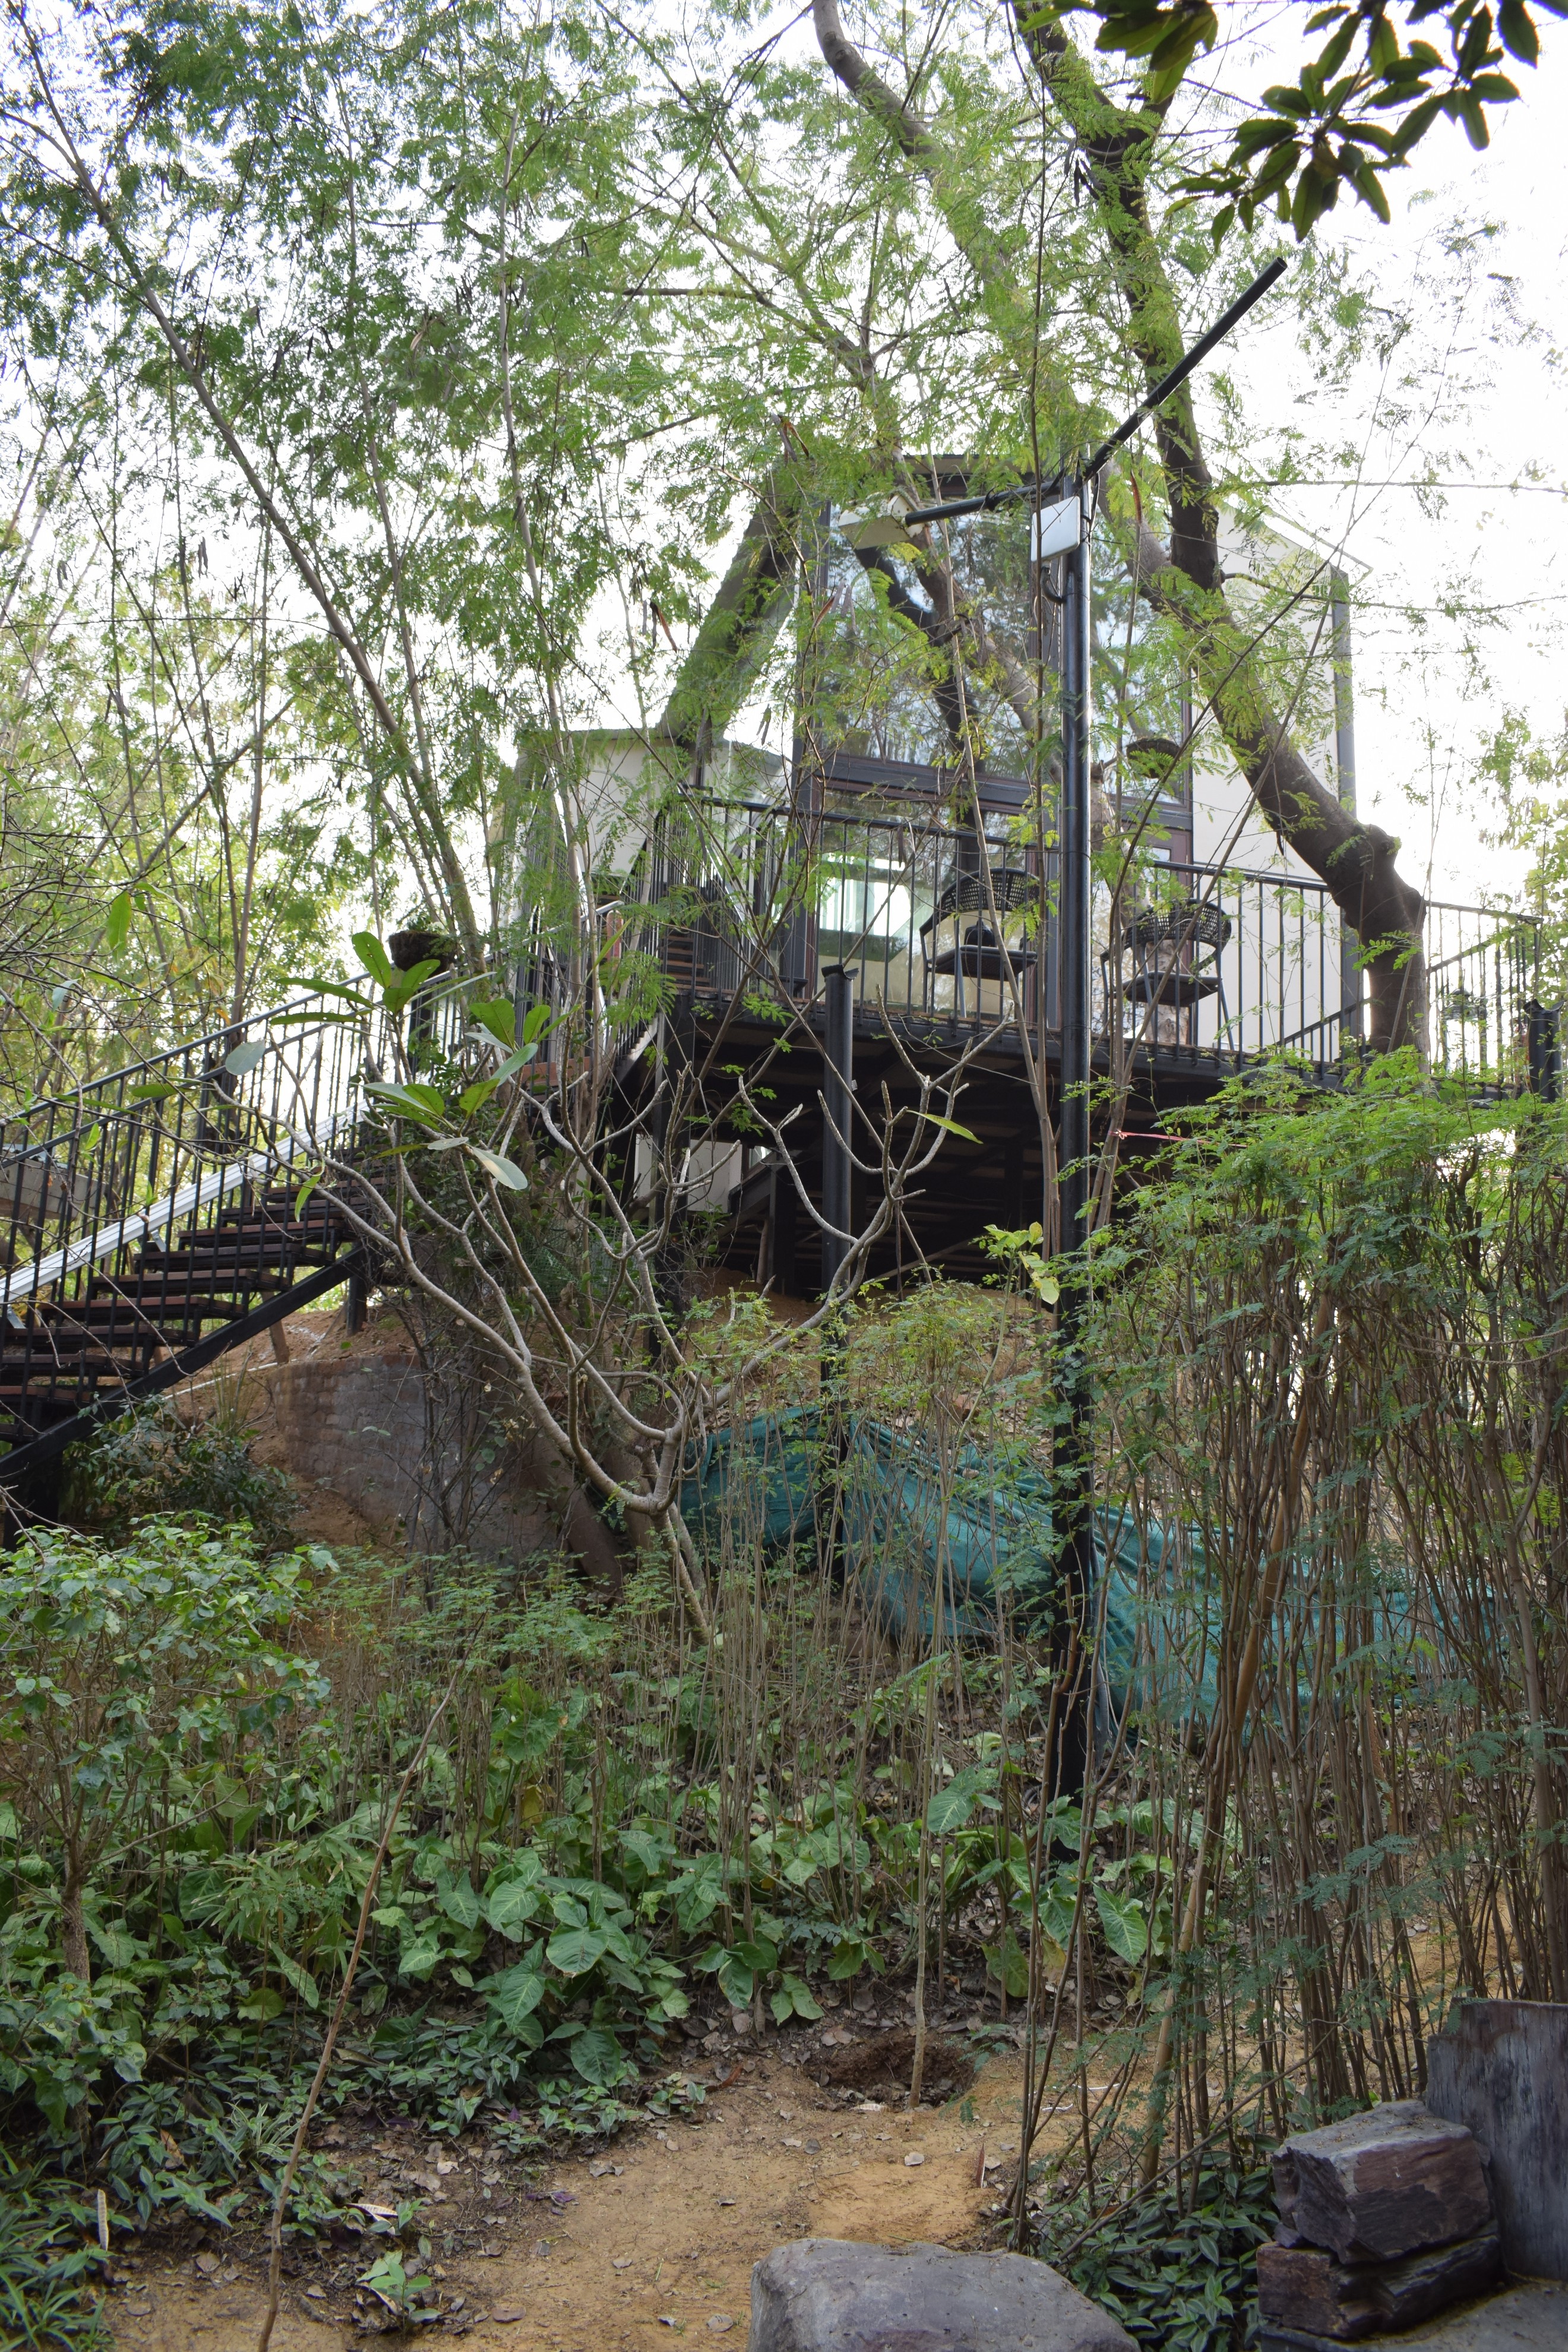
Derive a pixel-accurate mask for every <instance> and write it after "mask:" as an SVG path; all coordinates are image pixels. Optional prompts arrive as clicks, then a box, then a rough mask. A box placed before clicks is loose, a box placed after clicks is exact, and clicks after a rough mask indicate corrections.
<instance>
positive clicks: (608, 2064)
mask: <svg viewBox="0 0 1568 2352" xmlns="http://www.w3.org/2000/svg"><path fill="white" fill-rule="evenodd" d="M572 2066H573V2071H574V2073H575V2074H581V2076H582V2077H583V2080H584V2083H592V2084H594V2085H595V2088H598V2089H603V2088H604V2087H605V2085H607V2084H611V2083H618V2082H619V2081H620V2079H621V2077H622V2075H623V2074H625V2073H626V2060H625V2058H624V2057H623V2056H622V2055H621V2045H620V2043H619V2042H617V2041H616V2037H615V2035H614V2034H613V2033H606V2032H605V2030H604V2028H603V2026H598V2025H590V2026H589V2027H588V2028H587V2029H586V2031H585V2032H582V2033H575V2034H574V2035H573V2037H572Z"/></svg>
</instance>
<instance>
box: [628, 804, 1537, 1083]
mask: <svg viewBox="0 0 1568 2352" xmlns="http://www.w3.org/2000/svg"><path fill="white" fill-rule="evenodd" d="M1102 864H1104V865H1106V866H1109V865H1110V861H1109V860H1108V859H1107V860H1104V861H1102ZM633 893H634V895H635V896H637V897H638V898H640V899H641V901H642V903H643V907H644V909H645V914H644V919H643V921H642V926H641V928H640V929H636V928H635V926H634V927H633V928H630V929H628V930H627V933H626V936H627V939H628V940H632V939H634V938H635V940H636V941H637V945H638V946H639V947H641V948H642V949H643V950H645V951H647V952H651V953H653V954H655V955H657V957H658V960H659V961H660V963H661V964H662V967H663V969H664V971H666V973H667V974H668V977H669V978H670V979H672V980H673V981H674V982H675V983H676V985H677V987H678V989H680V990H682V991H689V992H691V993H693V994H695V995H698V996H705V995H706V996H715V997H717V996H722V997H731V996H732V995H733V994H734V993H735V992H737V991H741V992H755V993H756V994H758V995H759V996H768V995H773V996H774V997H777V998H779V999H782V1000H784V1001H786V1002H800V1001H802V1000H808V999H810V998H813V997H815V996H816V993H817V992H818V991H819V989H820V987H821V981H822V974H823V971H824V970H825V969H826V967H827V966H828V965H830V964H835V963H841V962H848V963H852V964H854V965H855V967H856V968H857V970H858V973H859V984H858V995H859V1000H860V1003H861V1004H862V1005H863V1006H868V1007H869V1006H879V1007H880V1008H881V1009H882V1010H884V1011H885V1012H886V1013H889V1015H891V1016H893V1017H894V1018H896V1019H898V1020H899V1021H900V1023H903V1024H911V1023H913V1024H918V1023H920V1022H922V1021H930V1022H931V1023H932V1024H941V1025H943V1026H948V1025H953V1024H956V1025H959V1026H965V1027H973V1026H975V1025H979V1024H996V1023H999V1022H1002V1021H1005V1020H1007V1019H1009V1018H1012V1017H1013V1016H1014V1014H1015V1011H1016V1009H1021V1010H1022V1012H1023V1014H1024V1017H1025V1018H1026V1020H1027V1021H1028V1022H1029V1024H1030V1025H1031V1027H1032V1028H1035V1029H1038V1030H1041V1031H1043V1032H1045V1033H1047V1034H1049V1033H1051V1032H1053V1031H1055V1030H1056V1029H1057V1028H1058V1025H1059V1011H1058V1003H1059V1000H1058V962H1057V936H1056V932H1057V926H1056V904H1057V865H1056V856H1055V854H1054V852H1049V851H1047V854H1046V855H1045V856H1044V857H1041V856H1039V855H1038V853H1037V852H1036V851H1034V850H1031V849H1028V848H1025V847H1020V846H1018V845H1016V843H1014V842H1012V841H1010V840H1009V838H1008V837H1007V835H1006V834H1005V832H1004V831H1002V830H1000V829H998V832H997V834H996V836H995V837H994V838H984V839H982V838H981V837H978V836H977V835H975V834H974V833H973V832H965V831H963V830H961V829H957V828H954V827H953V826H952V825H950V824H943V823H942V822H940V821H939V820H938V819H937V818H936V817H934V816H931V817H929V818H928V817H925V816H924V815H923V814H919V813H910V812H908V811H907V810H905V811H900V812H899V813H897V814H873V815H865V814H860V813H859V812H858V811H847V810H843V809H828V810H826V811H822V810H818V811H813V812H810V813H805V812H801V811H798V810H797V811H793V812H792V811H791V810H789V809H788V808H787V807H784V806H781V805H766V804H763V803H758V802H752V801H724V800H721V799H720V798H718V797H717V796H713V797H707V798H701V797H699V798H694V799H691V800H689V801H688V802H687V803H683V804H682V805H681V807H680V808H679V810H678V811H674V812H671V813H669V814H667V815H666V816H665V817H664V818H662V819H661V820H660V822H659V824H658V827H657V828H656V829H655V832H654V834H653V835H652V836H651V837H650V839H649V841H648V843H647V846H646V848H645V852H644V855H643V858H642V860H641V862H640V864H639V866H638V867H637V871H636V874H635V877H634V883H633ZM1091 919H1092V921H1093V925H1094V941H1093V986H1092V991H1091V1002H1092V1018H1093V1020H1094V1023H1095V1027H1096V1030H1097V1032H1098V1033H1099V1034H1100V1035H1102V1036H1108V1035H1110V1034H1113V1033H1120V1034H1121V1036H1122V1037H1123V1038H1124V1039H1126V1040H1127V1041H1129V1042H1130V1043H1131V1044H1133V1045H1142V1046H1147V1047H1150V1048H1152V1049H1153V1050H1154V1051H1155V1052H1157V1053H1159V1054H1162V1055H1175V1056H1178V1057H1191V1058H1193V1059H1194V1060H1203V1061H1205V1062H1214V1061H1215V1060H1218V1061H1222V1062H1228V1063H1231V1064H1233V1065H1239V1064H1240V1063H1242V1062H1244V1061H1247V1060H1250V1059H1254V1058H1257V1057H1258V1056H1261V1055H1270V1054H1279V1053H1284V1054H1289V1055H1295V1056H1298V1057H1299V1058H1300V1059H1301V1060H1302V1061H1304V1062H1306V1063H1307V1064H1309V1065H1310V1066H1312V1067H1313V1068H1315V1069H1318V1070H1320V1071H1326V1070H1330V1069H1333V1068H1337V1067H1338V1066H1340V1064H1341V1063H1342V1058H1343V1057H1344V1055H1346V1053H1347V1052H1349V1051H1352V1050H1353V1049H1354V1045H1355V1042H1356V1040H1357V1039H1358V1038H1359V1036H1360V1034H1361V1029H1362V1023H1363V1012H1362V1007H1361V1005H1360V1004H1359V1003H1343V1002H1342V998H1343V996H1344V994H1345V978H1344V974H1345V970H1346V964H1347V956H1346V949H1347V945H1348V946H1351V947H1353V945H1354V942H1353V940H1347V937H1346V934H1345V932H1344V929H1343V927H1342V921H1341V918H1340V915H1339V911H1338V909H1337V908H1336V907H1335V906H1334V904H1333V901H1332V899H1331V897H1330V895H1329V892H1328V889H1327V887H1326V886H1325V885H1324V884H1322V883H1321V882H1319V881H1317V880H1316V879H1315V878H1313V877H1310V876H1302V875H1294V874H1284V873H1280V872H1278V871H1268V870H1264V871H1257V870H1251V869H1247V868H1244V867H1237V866H1223V867H1220V866H1201V865H1197V864H1194V863H1191V862H1181V861H1173V862H1166V861H1164V860H1160V859H1154V858H1149V859H1142V860H1134V861H1131V862H1130V863H1129V865H1128V866H1127V867H1126V868H1125V870H1124V871H1122V872H1121V875H1120V876H1119V877H1115V878H1108V877H1105V876H1103V875H1102V877H1101V878H1100V879H1098V880H1097V882H1096V886H1095V889H1094V893H1093V901H1092V917H1091ZM1426 958H1427V961H1426V982H1425V989H1426V993H1425V1000H1424V1003H1422V1004H1420V1005H1417V1006H1415V1008H1414V1019H1413V1026H1414V1028H1415V1030H1416V1031H1417V1032H1420V1033H1422V1034H1425V1036H1426V1040H1427V1044H1428V1047H1429V1051H1430V1056H1431V1061H1432V1064H1433V1066H1434V1067H1435V1068H1436V1069H1439V1070H1443V1071H1448V1072H1453V1073H1455V1074H1458V1075H1462V1076H1465V1077H1466V1078H1468V1079H1469V1080H1470V1081H1471V1082H1473V1083H1476V1084H1479V1085H1482V1086H1486V1087H1494V1088H1505V1087H1511V1086H1518V1085H1521V1084H1523V1083H1524V1068H1525V1035H1526V1029H1527V1015H1526V1006H1527V1004H1528V1002H1529V1000H1530V998H1531V994H1532V993H1533V992H1534V990H1535V987H1536V985H1537V977H1538V970H1539V941H1538V926H1537V925H1536V923H1535V922H1534V920H1533V919H1531V918H1530V917H1528V916H1518V915H1512V914H1500V913H1499V912H1498V911H1497V910H1495V909H1491V908H1479V907H1464V906H1455V905H1445V904H1435V905H1433V906H1431V907H1429V908H1428V910H1427V919H1426ZM1349 961H1350V968H1351V969H1352V971H1353V969H1354V965H1353V958H1352V959H1350V960H1349ZM1419 969H1420V968H1419V966H1417V967H1415V971H1414V972H1413V982H1414V979H1415V972H1418V971H1419Z"/></svg>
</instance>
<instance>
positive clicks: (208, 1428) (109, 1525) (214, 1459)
mask: <svg viewBox="0 0 1568 2352" xmlns="http://www.w3.org/2000/svg"><path fill="white" fill-rule="evenodd" d="M250 1437H251V1432H250V1431H249V1430H247V1429H246V1428H245V1427H244V1426H243V1425H242V1424H241V1423H239V1422H238V1421H237V1419H236V1417H235V1416H234V1414H233V1413H232V1412H227V1411H223V1410H220V1411H218V1412H215V1413H213V1414H212V1415H210V1416H209V1418H208V1419H206V1420H205V1421H198V1422H187V1421H184V1420H183V1419H182V1417H181V1416H180V1414H179V1413H177V1412H175V1410H174V1406H173V1405H172V1404H170V1403H168V1402H166V1400H164V1399H163V1398H152V1399H150V1400H149V1401H148V1402H145V1403H143V1404H139V1405H136V1406H135V1407H133V1408H132V1411H131V1412H128V1413H125V1414H123V1415H122V1416H121V1419H120V1420H118V1421H113V1422H110V1423H109V1424H108V1426H107V1427H105V1428H103V1429H100V1430H99V1431H97V1432H96V1433H95V1434H94V1435H93V1436H91V1437H90V1438H88V1439H86V1440H85V1441H84V1442H83V1443H82V1444H80V1445H78V1446H75V1447H73V1448H72V1450H71V1454H70V1457H69V1465H68V1479H67V1490H66V1517H68V1518H71V1519H75V1520H77V1521H79V1523H80V1524H82V1525H84V1526H87V1527H90V1528H94V1529H96V1530H98V1531H100V1533H102V1534H104V1535H107V1536H109V1537H110V1538H115V1539H118V1538H123V1537H124V1536H125V1535H127V1534H129V1532H130V1530H131V1528H132V1527H134V1526H135V1524H136V1522H137V1521H138V1520H139V1519H144V1518H151V1517H166V1518H184V1517H201V1518H206V1519H213V1520H216V1521H217V1522H218V1523H219V1524H221V1525H224V1526H228V1525H232V1524H234V1523H235V1522H237V1521H239V1520H246V1521H247V1522H248V1523H249V1525H250V1527H251V1528H253V1529H254V1531H255V1535H256V1540H257V1545H258V1549H260V1550H261V1551H263V1552H275V1551H281V1550H283V1549H285V1548H286V1547H287V1545H288V1543H289V1536H290V1532H291V1528H292V1522H293V1513H294V1495H293V1489H292V1487H291V1486H289V1481H288V1479H287V1478H286V1477H285V1476H284V1475H283V1473H282V1472H281V1471H280V1470H268V1469H266V1468H264V1467H263V1466H262V1465H259V1464H258V1463H256V1462H253V1461H252V1459H251V1456H250Z"/></svg>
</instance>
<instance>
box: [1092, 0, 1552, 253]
mask: <svg viewBox="0 0 1568 2352" xmlns="http://www.w3.org/2000/svg"><path fill="white" fill-rule="evenodd" d="M1075 8H1076V9H1079V10H1082V11H1087V12H1088V13H1089V14H1091V15H1093V16H1097V17H1099V19H1100V33H1099V37H1098V39H1097V42H1096V46H1097V47H1099V48H1100V49H1102V50H1110V51H1112V52H1119V53H1120V54H1121V55H1122V56H1123V57H1126V58H1131V59H1133V60H1135V61H1137V63H1138V66H1139V68H1140V70H1141V74H1142V83H1143V88H1144V90H1145V92H1146V94H1147V96H1148V98H1149V99H1150V100H1151V101H1152V102H1153V103H1155V104H1168V103H1169V101H1170V100H1171V99H1172V98H1173V96H1174V94H1175V92H1176V90H1177V89H1178V88H1179V87H1180V85H1181V83H1182V80H1183V79H1184V76H1185V75H1186V74H1187V72H1188V71H1189V70H1190V68H1191V67H1192V65H1193V63H1194V59H1195V58H1196V56H1197V53H1198V51H1199V50H1200V49H1203V50H1208V49H1212V48H1213V47H1214V45H1215V41H1216V40H1217V39H1218V38H1219V18H1218V16H1216V14H1215V10H1214V9H1213V8H1211V7H1208V6H1205V5H1194V0H1173V4H1172V5H1163V0H1065V5H1063V7H1062V10H1061V13H1062V14H1063V15H1068V14H1070V13H1071V12H1072V11H1073V10H1074V9H1075ZM1536 16H1555V17H1562V16H1568V7H1565V6H1564V5H1563V0H1500V5H1498V6H1497V7H1496V9H1495V13H1494V9H1493V7H1492V6H1491V5H1488V0H1401V5H1392V6H1391V5H1389V0H1332V5H1328V6H1321V7H1317V8H1314V9H1313V10H1312V12H1311V14H1310V16H1305V15H1304V18H1303V26H1302V29H1303V31H1304V32H1306V33H1309V34H1312V33H1326V34H1327V36H1328V38H1327V40H1326V41H1325V42H1324V44H1323V46H1322V47H1321V49H1320V50H1319V52H1318V54H1317V55H1316V57H1314V58H1310V60H1309V61H1308V62H1306V63H1305V64H1303V65H1302V67H1301V68H1300V72H1299V74H1298V76H1297V79H1296V80H1295V81H1294V82H1285V83H1279V84H1276V85H1275V86H1274V87H1273V88H1271V89H1266V90H1265V91H1264V92H1263V93H1262V103H1261V106H1260V107H1255V108H1254V110H1252V111H1251V112H1250V113H1249V116H1248V119H1247V121H1245V122H1244V123H1243V125H1242V127H1241V129H1240V130H1239V131H1237V132H1236V133H1235V134H1234V136H1233V138H1232V142H1231V150H1230V153H1229V155H1228V156H1227V157H1226V161H1225V162H1224V163H1221V164H1219V165H1218V166H1216V167H1215V168H1213V169H1211V170H1208V171H1206V172H1205V173H1203V174H1202V175H1201V177H1197V178H1194V180H1192V181H1191V182H1189V183H1188V185H1189V188H1190V189H1191V190H1192V191H1193V192H1194V193H1196V194H1205V195H1210V196H1215V195H1217V196H1221V197H1226V198H1228V199H1229V202H1228V203H1227V204H1226V206H1225V208H1224V210H1223V211H1222V212H1221V213H1220V214H1219V215H1217V218H1216V221H1215V236H1216V240H1217V238H1218V237H1221V236H1224V235H1225V233H1226V229H1227V228H1228V227H1229V226H1230V223H1231V221H1232V220H1233V219H1235V218H1237V217H1238V216H1239V218H1240V220H1241V222H1242V224H1243V226H1245V227H1250V226H1251V224H1252V219H1253V215H1254V214H1255V213H1256V212H1257V210H1258V207H1259V205H1263V204H1265V203H1268V202H1270V201H1272V202H1273V203H1274V205H1276V207H1277V209H1278V212H1279V217H1280V219H1281V220H1286V221H1289V222H1290V224H1291V225H1292V226H1293V228H1294V230H1295V233H1296V235H1297V236H1298V237H1299V238H1300V237H1304V236H1306V235H1307V234H1308V232H1309V231H1310V228H1311V227H1312V225H1313V223H1314V222H1315V221H1317V220H1318V219H1320V218H1321V215H1323V214H1324V213H1326V212H1329V211H1331V209H1332V208H1333V205H1334V204H1335V202H1336V201H1337V199H1338V196H1339V193H1340V189H1341V187H1342V185H1343V186H1346V187H1349V188H1350V189H1352V191H1353V193H1354V194H1356V195H1358V196H1359V197H1360V198H1361V200H1362V202H1363V204H1365V205H1367V206H1368V207H1369V208H1370V210H1371V211H1373V213H1375V215H1377V217H1378V219H1379V220H1381V221H1387V219H1388V217H1389V211H1388V198H1387V195H1386V194H1385V192H1384V186H1383V182H1382V179H1381V178H1380V176H1379V175H1380V173H1384V172H1386V171H1389V170H1391V169H1397V168H1398V167H1399V166H1400V165H1401V164H1404V163H1407V162H1408V161H1409V158H1410V156H1411V154H1412V152H1414V150H1415V148H1416V147H1417V146H1418V145H1419V143H1420V142H1421V141H1422V140H1423V139H1424V138H1425V137H1426V133H1427V131H1430V130H1431V128H1432V126H1433V124H1434V123H1435V122H1437V121H1441V120H1445V119H1446V120H1447V121H1451V122H1458V123H1460V124H1462V125H1463V127H1464V131H1465V135H1466V137H1467V138H1468V140H1469V142H1470V144H1471V146H1472V147H1474V148H1478V149H1479V148H1483V147H1486V146H1487V145H1488V144H1489V141H1490V137H1491V131H1490V125H1489V121H1488V119H1487V117H1488V110H1489V108H1492V107H1497V106H1507V105H1509V104H1510V103H1511V102H1512V101H1513V100H1516V99H1517V98H1518V97H1519V86H1518V84H1517V83H1516V82H1514V81H1512V80H1510V78H1509V76H1508V75H1507V74H1506V73H1503V72H1500V70H1499V68H1500V67H1501V66H1502V65H1503V64H1504V62H1505V59H1507V58H1511V59H1512V60H1513V61H1514V62H1515V63H1517V64H1519V65H1525V66H1533V65H1534V64H1535V63H1536V61H1537V59H1538V58H1539V56H1540V53H1541V37H1540V34H1539V32H1538V30H1537V27H1536V24H1535V21H1534V19H1535V17H1536ZM1401 18H1403V20H1404V25H1405V29H1406V34H1407V46H1405V47H1402V46H1401V41H1400V19H1401ZM1438 30H1441V32H1442V33H1444V34H1445V35H1446V36H1447V46H1448V54H1447V57H1445V56H1444V55H1443V53H1442V51H1441V50H1440V49H1438V48H1436V47H1434V46H1433V43H1432V42H1431V40H1430V39H1428V38H1427V37H1426V35H1427V33H1428V32H1429V31H1430V32H1437V31H1438ZM1358 52H1359V54H1358Z"/></svg>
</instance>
